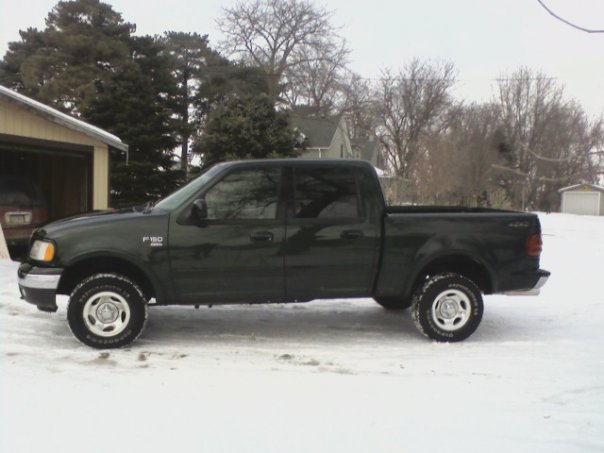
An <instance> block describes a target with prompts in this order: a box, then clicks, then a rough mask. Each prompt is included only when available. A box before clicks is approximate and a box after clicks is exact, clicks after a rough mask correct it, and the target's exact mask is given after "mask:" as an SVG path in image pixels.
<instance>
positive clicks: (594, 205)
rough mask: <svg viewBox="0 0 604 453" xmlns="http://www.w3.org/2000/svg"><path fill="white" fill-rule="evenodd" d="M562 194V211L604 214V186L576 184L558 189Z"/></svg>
mask: <svg viewBox="0 0 604 453" xmlns="http://www.w3.org/2000/svg"><path fill="white" fill-rule="evenodd" d="M558 192H560V194H561V195H562V204H561V205H560V206H561V207H560V212H566V213H569V214H582V215H604V187H602V186H597V185H595V184H575V185H574V186H568V187H563V188H562V189H560V190H558Z"/></svg>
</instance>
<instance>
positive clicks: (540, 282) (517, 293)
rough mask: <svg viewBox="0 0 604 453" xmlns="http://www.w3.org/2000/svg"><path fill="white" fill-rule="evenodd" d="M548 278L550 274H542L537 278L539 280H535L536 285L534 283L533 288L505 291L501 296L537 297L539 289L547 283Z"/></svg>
mask: <svg viewBox="0 0 604 453" xmlns="http://www.w3.org/2000/svg"><path fill="white" fill-rule="evenodd" d="M549 276H550V274H549V272H548V273H547V275H545V274H544V275H542V276H541V277H539V280H537V283H535V286H533V287H532V288H531V289H521V290H519V291H507V292H505V293H503V294H504V295H505V296H538V295H539V293H540V292H541V288H542V287H543V285H545V284H546V283H547V280H548V279H549Z"/></svg>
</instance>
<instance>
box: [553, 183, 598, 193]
mask: <svg viewBox="0 0 604 453" xmlns="http://www.w3.org/2000/svg"><path fill="white" fill-rule="evenodd" d="M579 187H589V188H591V189H593V190H597V191H599V192H604V187H602V186H598V185H596V184H574V185H572V186H568V187H563V188H562V189H558V192H566V191H568V190H575V189H578V188H579Z"/></svg>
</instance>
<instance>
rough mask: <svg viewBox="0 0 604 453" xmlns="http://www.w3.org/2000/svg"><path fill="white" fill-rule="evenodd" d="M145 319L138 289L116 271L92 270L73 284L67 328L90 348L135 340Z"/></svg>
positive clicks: (109, 346) (111, 345) (123, 343)
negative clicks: (103, 272)
mask: <svg viewBox="0 0 604 453" xmlns="http://www.w3.org/2000/svg"><path fill="white" fill-rule="evenodd" d="M146 320H147V304H146V301H145V298H144V297H143V293H142V291H141V289H140V288H139V287H138V285H137V284H136V283H134V282H133V281H132V280H130V279H129V278H127V277H125V276H122V275H119V274H112V273H110V274H95V275H92V276H90V277H88V278H86V279H84V280H83V281H82V282H81V283H80V284H79V285H77V286H76V287H75V289H74V290H73V292H72V293H71V296H70V298H69V305H68V306H67V321H68V323H69V328H70V329H71V331H72V332H73V334H74V335H75V336H76V338H77V339H78V340H80V341H81V342H82V343H84V344H86V345H88V346H92V347H93V348H99V349H109V348H119V347H121V346H125V345H127V344H129V343H131V342H132V341H134V340H135V339H136V338H137V337H138V336H139V335H140V334H141V332H142V331H143V327H144V326H145V322H146Z"/></svg>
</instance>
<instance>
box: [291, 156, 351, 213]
mask: <svg viewBox="0 0 604 453" xmlns="http://www.w3.org/2000/svg"><path fill="white" fill-rule="evenodd" d="M294 178H295V179H294V181H295V188H294V216H295V217H296V218H297V219H313V218H317V219H333V218H355V217H360V213H359V205H358V197H357V185H356V181H355V179H354V176H353V174H352V172H350V171H349V170H347V169H343V168H297V169H296V170H295V177H294Z"/></svg>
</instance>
